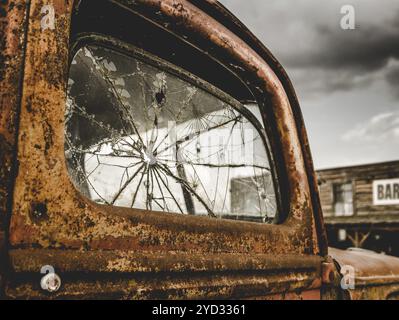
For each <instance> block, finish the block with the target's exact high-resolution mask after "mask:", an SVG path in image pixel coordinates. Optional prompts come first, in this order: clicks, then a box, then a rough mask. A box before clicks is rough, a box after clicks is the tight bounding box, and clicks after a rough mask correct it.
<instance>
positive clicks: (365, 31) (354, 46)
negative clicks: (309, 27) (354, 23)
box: [289, 12, 399, 72]
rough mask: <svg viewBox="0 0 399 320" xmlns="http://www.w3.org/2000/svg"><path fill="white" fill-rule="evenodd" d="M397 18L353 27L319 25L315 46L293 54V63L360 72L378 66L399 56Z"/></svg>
mask: <svg viewBox="0 0 399 320" xmlns="http://www.w3.org/2000/svg"><path fill="white" fill-rule="evenodd" d="M397 19H399V12H398V14H397ZM394 22H395V23H394ZM396 22H397V21H396V20H394V21H386V22H385V23H383V24H381V25H372V26H370V25H368V26H366V25H362V26H361V27H358V28H357V29H355V30H350V31H348V30H342V29H339V28H332V27H329V26H323V25H318V26H316V27H315V28H316V30H317V35H318V36H317V37H316V39H315V40H314V41H313V47H312V48H310V49H309V50H308V51H307V52H303V53H302V54H301V55H295V56H294V55H293V56H292V57H290V59H289V66H290V67H294V68H309V67H313V68H315V67H317V68H328V69H348V68H349V69H353V70H354V71H357V72H369V71H375V70H378V69H380V68H382V67H384V66H385V65H386V64H387V62H388V61H389V59H391V58H392V59H398V58H399V23H396Z"/></svg>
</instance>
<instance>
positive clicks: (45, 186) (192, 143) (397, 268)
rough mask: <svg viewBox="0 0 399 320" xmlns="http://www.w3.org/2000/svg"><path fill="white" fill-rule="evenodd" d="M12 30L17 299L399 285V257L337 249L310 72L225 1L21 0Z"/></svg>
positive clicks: (0, 145) (10, 280)
mask: <svg viewBox="0 0 399 320" xmlns="http://www.w3.org/2000/svg"><path fill="white" fill-rule="evenodd" d="M0 30H1V34H2V35H4V37H3V36H2V40H1V47H0V55H1V65H0V85H1V86H0V88H1V93H0V94H1V100H0V111H1V112H0V228H1V229H0V250H1V260H0V264H1V265H0V277H1V278H0V282H1V286H2V295H3V297H4V298H7V299H99V298H108V299H388V298H390V299H396V298H397V297H398V295H399V259H397V258H394V257H388V256H383V255H378V254H375V253H370V252H363V251H356V250H352V251H342V250H337V249H329V248H328V242H327V238H326V231H325V228H324V222H323V214H322V210H321V205H320V200H319V191H318V185H317V179H316V176H315V172H314V168H313V162H312V157H311V152H310V147H309V142H308V138H307V135H306V129H305V126H304V121H303V118H302V114H301V110H300V106H299V102H298V99H297V97H296V95H295V91H294V88H293V86H292V84H291V82H290V80H289V78H288V76H287V74H286V73H285V71H284V69H283V67H282V66H281V65H280V64H279V62H278V61H277V60H276V58H275V57H274V56H273V55H272V54H271V53H270V52H269V50H268V49H267V48H266V47H265V46H264V45H263V44H262V43H260V42H259V41H258V40H257V39H256V37H255V36H254V35H253V34H252V33H251V32H250V31H249V30H248V29H247V28H246V27H245V26H244V25H243V24H242V23H241V22H240V21H239V20H238V19H237V18H235V17H234V16H233V15H232V14H231V13H230V12H229V11H228V10H227V9H226V8H225V7H223V6H222V5H221V4H220V3H218V2H217V1H214V0H190V1H188V0H163V1H159V0H135V1H130V0H96V1H94V0H77V1H72V0H69V1H64V0H31V1H23V0H20V1H6V2H5V4H2V8H1V16H0ZM48 275H50V276H52V278H51V281H50V282H51V285H49V284H48V283H47V284H46V283H45V282H46V279H47V280H48V279H49V278H48V277H47V278H46V276H48ZM43 279H44V283H43Z"/></svg>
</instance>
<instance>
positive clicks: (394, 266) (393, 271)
mask: <svg viewBox="0 0 399 320" xmlns="http://www.w3.org/2000/svg"><path fill="white" fill-rule="evenodd" d="M329 252H330V254H331V256H332V257H333V258H334V260H336V261H337V262H338V264H339V266H340V267H341V268H342V267H343V266H351V267H353V268H354V270H355V275H354V276H355V283H354V285H355V289H353V290H351V289H349V290H348V294H349V296H350V298H351V299H354V300H357V299H387V298H388V297H390V296H393V295H397V294H398V293H399V258H396V257H391V256H386V255H382V254H377V253H374V252H371V251H369V252H368V251H360V250H359V251H352V250H351V251H349V250H338V249H333V248H330V250H329Z"/></svg>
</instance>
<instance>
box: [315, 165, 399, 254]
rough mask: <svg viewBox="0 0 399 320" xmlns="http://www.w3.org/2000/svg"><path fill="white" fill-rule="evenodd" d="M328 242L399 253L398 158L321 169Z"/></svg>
mask: <svg viewBox="0 0 399 320" xmlns="http://www.w3.org/2000/svg"><path fill="white" fill-rule="evenodd" d="M318 177H319V188H320V197H321V203H322V207H323V211H324V216H325V221H326V228H327V232H328V238H329V244H330V246H332V247H338V248H348V247H360V248H365V249H370V250H374V251H377V252H385V253H387V254H392V255H397V256H399V161H392V162H385V163H375V164H370V165H361V166H352V167H342V168H334V169H325V170H320V171H318Z"/></svg>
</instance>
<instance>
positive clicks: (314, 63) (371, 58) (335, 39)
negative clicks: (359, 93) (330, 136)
mask: <svg viewBox="0 0 399 320" xmlns="http://www.w3.org/2000/svg"><path fill="white" fill-rule="evenodd" d="M222 2H223V3H224V4H225V5H226V6H227V7H228V8H229V9H231V10H232V11H233V12H234V13H235V14H236V15H237V16H238V17H239V18H240V19H242V20H243V21H244V23H245V24H247V25H248V26H249V28H250V29H251V30H253V31H254V32H255V34H256V35H257V36H258V37H259V38H260V39H261V40H262V41H263V42H264V43H265V44H266V45H267V46H268V47H269V48H270V49H271V50H272V52H273V53H274V54H275V55H276V57H277V58H278V59H279V60H280V61H281V62H282V64H283V66H284V67H286V69H287V71H288V72H289V74H290V75H291V76H292V78H293V81H294V83H296V84H297V86H298V85H299V86H300V87H301V90H300V91H301V92H302V95H303V96H306V95H308V94H312V95H315V94H317V92H319V93H321V94H325V93H328V92H331V93H332V92H336V91H351V90H353V89H357V88H363V87H365V86H368V85H370V84H372V83H373V81H375V80H376V79H379V78H381V75H380V73H385V74H386V73H387V72H389V71H390V70H388V69H387V68H388V66H389V63H390V61H392V60H394V61H395V60H398V61H399V1H393V0H379V1H375V0H351V1H347V0H329V1H315V0H313V1H309V0H268V1H256V0H248V1H242V0H225V1H222ZM345 4H352V5H353V6H354V8H355V13H356V29H355V30H342V29H341V28H340V20H341V18H342V14H341V12H340V9H341V7H342V5H345ZM393 76H394V75H393V74H391V75H390V77H393ZM383 78H386V79H387V80H388V77H387V76H383ZM389 83H390V84H392V83H393V82H389ZM393 89H394V88H393ZM398 96H399V95H398Z"/></svg>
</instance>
